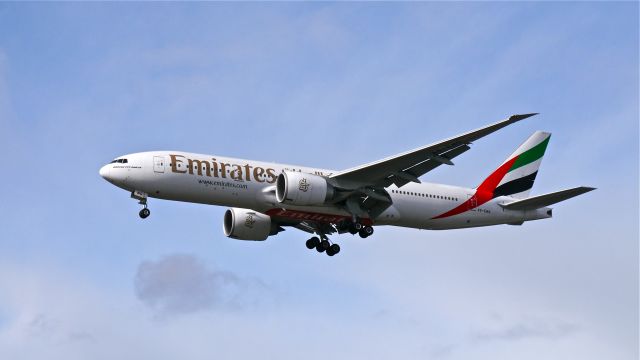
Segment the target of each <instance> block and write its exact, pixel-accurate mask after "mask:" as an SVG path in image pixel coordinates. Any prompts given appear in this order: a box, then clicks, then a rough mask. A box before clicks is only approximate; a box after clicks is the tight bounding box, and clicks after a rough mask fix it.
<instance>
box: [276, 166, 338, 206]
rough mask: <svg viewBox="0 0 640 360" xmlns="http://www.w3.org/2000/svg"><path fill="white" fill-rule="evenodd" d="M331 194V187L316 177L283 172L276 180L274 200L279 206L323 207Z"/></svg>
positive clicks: (332, 191)
mask: <svg viewBox="0 0 640 360" xmlns="http://www.w3.org/2000/svg"><path fill="white" fill-rule="evenodd" d="M333 194H334V190H333V186H331V184H329V183H328V182H327V179H325V178H324V177H322V176H318V175H313V174H307V173H302V172H292V171H285V172H283V173H281V174H280V175H278V179H277V180H276V200H278V202H279V203H281V204H289V205H299V206H305V205H323V204H324V203H325V202H326V201H327V200H330V199H331V198H332V197H333Z"/></svg>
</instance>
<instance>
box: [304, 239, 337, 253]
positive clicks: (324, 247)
mask: <svg viewBox="0 0 640 360" xmlns="http://www.w3.org/2000/svg"><path fill="white" fill-rule="evenodd" d="M321 238H322V240H320V238H318V237H317V236H314V237H312V238H311V239H309V240H307V242H306V244H305V245H307V249H309V250H311V249H316V251H318V252H319V253H321V252H326V253H327V255H329V256H333V255H335V254H337V253H339V252H340V245H338V244H331V243H330V242H329V239H328V238H327V237H326V236H324V235H322V236H321Z"/></svg>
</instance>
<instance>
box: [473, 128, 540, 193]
mask: <svg viewBox="0 0 640 360" xmlns="http://www.w3.org/2000/svg"><path fill="white" fill-rule="evenodd" d="M550 138H551V133H548V132H543V131H536V132H535V133H533V135H531V136H530V137H529V138H528V139H527V141H525V142H524V143H523V144H522V145H520V147H518V149H517V150H516V151H515V152H514V153H513V154H511V156H509V157H508V158H507V160H506V161H505V162H504V163H502V165H500V167H498V168H497V169H496V170H495V171H494V172H493V173H491V175H489V177H487V178H486V179H485V180H484V181H483V182H482V184H480V186H478V192H482V193H491V194H492V196H491V197H492V198H495V197H498V196H504V195H509V196H513V197H516V198H526V197H528V196H529V192H531V188H532V187H533V182H534V181H535V179H536V175H538V169H539V168H540V164H541V163H542V157H543V156H544V151H545V150H546V149H547V144H549V139H550Z"/></svg>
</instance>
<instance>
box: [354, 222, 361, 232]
mask: <svg viewBox="0 0 640 360" xmlns="http://www.w3.org/2000/svg"><path fill="white" fill-rule="evenodd" d="M353 229H354V230H356V231H360V230H362V224H360V223H354V224H353Z"/></svg>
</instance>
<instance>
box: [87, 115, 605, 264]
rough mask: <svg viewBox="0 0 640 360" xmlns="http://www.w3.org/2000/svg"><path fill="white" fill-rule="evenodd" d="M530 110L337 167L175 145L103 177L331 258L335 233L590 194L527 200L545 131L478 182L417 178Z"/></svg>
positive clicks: (513, 221)
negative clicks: (299, 238) (288, 234)
mask: <svg viewBox="0 0 640 360" xmlns="http://www.w3.org/2000/svg"><path fill="white" fill-rule="evenodd" d="M534 115H537V113H530V114H521V115H513V116H510V117H509V118H507V119H506V120H502V121H498V122H496V123H493V124H490V125H487V126H485V127H482V128H479V129H476V130H473V131H469V132H467V133H464V134H462V135H458V136H454V137H451V138H448V139H445V140H442V141H439V142H436V143H433V144H430V145H426V146H423V147H420V148H417V149H414V150H410V151H407V152H403V153H401V154H397V155H393V156H390V157H387V158H384V159H382V160H378V161H374V162H371V163H368V164H364V165H360V166H356V167H354V168H350V169H346V170H343V171H335V170H327V169H317V168H311V167H305V166H293V165H283V164H276V163H267V162H260V161H253V160H244V159H234V158H229V157H222V156H212V155H202V154H193V153H188V152H182V151H149V152H140V153H134V154H129V155H124V156H119V157H117V158H116V159H114V160H113V161H111V162H110V163H108V164H106V165H104V166H102V168H101V169H100V171H99V173H100V175H101V176H102V177H103V178H104V179H105V180H107V181H108V182H110V183H112V184H113V185H115V186H118V187H120V188H122V189H124V190H127V191H129V192H130V193H131V197H132V198H133V199H136V200H137V201H138V203H139V204H140V205H142V209H141V210H140V213H139V216H140V217H141V218H142V219H145V218H147V217H148V216H149V215H150V213H151V212H150V210H149V209H148V207H147V202H148V199H149V198H156V199H164V200H174V201H184V202H192V203H200V204H209V205H218V206H227V207H229V209H227V210H226V212H225V213H224V217H223V219H222V225H223V226H222V227H223V232H224V234H225V235H226V236H227V237H229V238H233V239H237V240H255V241H261V240H266V239H267V238H268V237H269V236H273V235H276V234H278V233H279V232H281V231H284V230H285V227H293V228H297V229H300V230H302V231H305V232H307V233H310V234H312V235H313V236H312V237H311V238H310V239H308V240H307V241H306V244H305V245H306V247H307V248H308V249H315V250H317V251H318V252H319V253H322V252H324V253H326V254H327V255H329V256H334V255H336V254H338V253H339V252H340V246H339V245H338V244H336V243H334V242H331V241H330V240H329V235H332V234H343V233H350V234H353V235H355V234H358V235H359V236H360V237H362V238H367V237H369V236H371V235H372V234H373V232H374V226H383V225H392V226H401V227H408V228H416V229H429V230H447V229H460V228H473V227H480V226H490V225H499V224H508V225H522V224H523V223H524V222H525V221H532V220H539V219H547V218H550V217H551V216H552V209H551V208H549V206H550V205H553V204H556V203H559V202H561V201H564V200H567V199H570V198H572V197H575V196H578V195H581V194H584V193H586V192H589V191H592V190H595V188H592V187H586V186H580V187H575V188H571V189H566V190H561V191H556V192H552V193H547V194H543V195H537V196H529V193H530V191H531V188H532V186H533V183H534V180H535V179H536V176H537V174H538V169H539V167H540V163H541V161H542V158H543V155H544V153H545V150H546V148H547V144H548V143H549V139H550V137H551V134H550V133H548V132H543V131H536V132H535V133H533V135H531V136H530V137H529V138H528V139H527V140H526V141H525V142H524V143H522V145H520V146H519V147H518V148H517V149H516V151H515V152H514V153H513V154H511V155H510V156H509V157H508V158H507V160H505V161H504V162H503V163H502V164H501V165H500V166H498V168H497V169H495V170H494V171H493V172H492V173H491V174H489V176H487V178H486V179H485V180H484V181H482V183H481V184H480V185H479V186H477V187H476V188H465V187H458V186H451V185H444V184H432V183H423V182H422V181H421V180H420V179H419V178H420V177H421V176H423V175H424V174H426V173H428V172H429V171H432V170H434V169H436V168H437V167H439V166H441V165H453V162H452V159H454V158H455V157H457V156H459V155H461V154H463V153H464V152H466V151H467V150H469V149H470V145H471V144H472V142H474V141H476V140H478V139H480V138H482V137H485V136H487V135H489V134H491V133H493V132H495V131H497V130H499V129H502V128H504V127H505V126H508V125H511V124H513V123H516V122H518V121H521V120H524V119H526V118H529V117H531V116H534Z"/></svg>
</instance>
